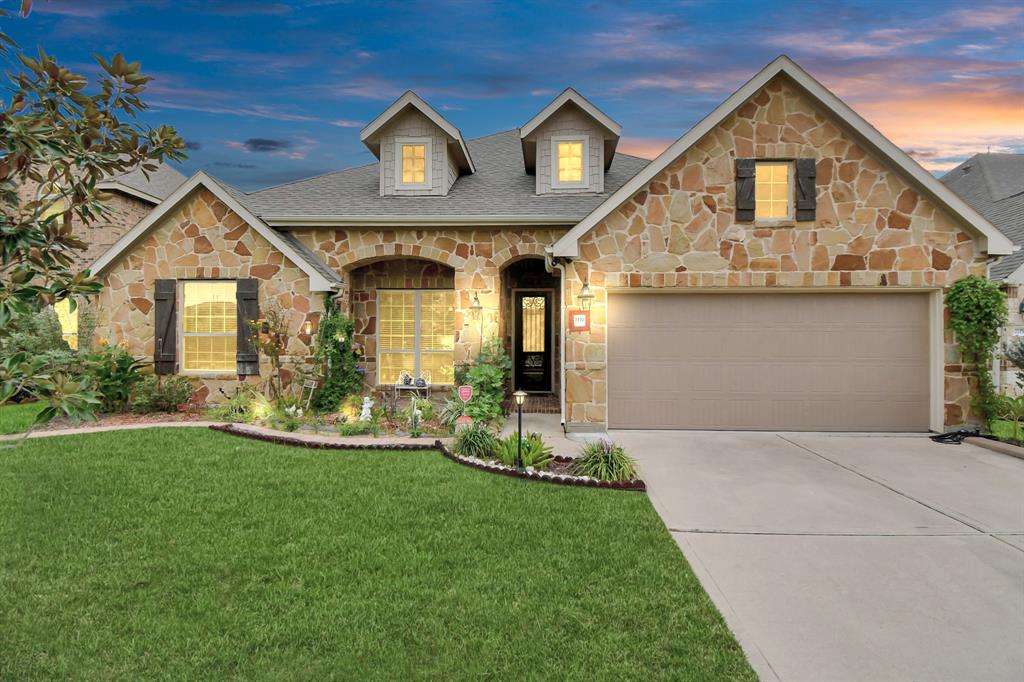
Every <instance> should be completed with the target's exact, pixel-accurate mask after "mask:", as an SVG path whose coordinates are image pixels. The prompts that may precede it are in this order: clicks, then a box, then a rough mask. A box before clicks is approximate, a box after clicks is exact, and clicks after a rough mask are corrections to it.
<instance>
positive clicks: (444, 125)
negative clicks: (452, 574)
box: [359, 90, 476, 173]
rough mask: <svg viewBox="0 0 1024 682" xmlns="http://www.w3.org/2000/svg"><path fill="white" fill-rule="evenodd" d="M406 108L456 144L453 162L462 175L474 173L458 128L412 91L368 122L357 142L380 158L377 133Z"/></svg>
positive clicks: (471, 160)
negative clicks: (427, 121) (414, 110)
mask: <svg viewBox="0 0 1024 682" xmlns="http://www.w3.org/2000/svg"><path fill="white" fill-rule="evenodd" d="M406 107H412V108H414V109H416V110H417V111H419V112H420V113H421V114H423V115H424V116H426V117H427V118H429V119H430V120H431V122H433V123H434V125H436V126H437V127H438V128H440V129H441V130H442V131H444V134H445V135H447V136H448V137H449V139H451V141H452V142H455V143H456V145H455V146H456V149H455V154H454V156H455V161H456V163H458V165H459V169H460V170H461V171H462V172H463V173H474V172H476V169H475V168H474V167H473V159H472V157H470V155H469V149H468V148H467V147H466V141H465V140H464V139H463V138H462V133H461V132H460V131H459V129H458V128H456V127H455V126H453V125H452V124H451V123H450V122H449V121H448V119H446V118H445V117H444V116H442V115H441V114H439V113H437V111H436V110H435V109H434V108H433V107H432V106H430V105H429V104H427V103H426V102H424V101H423V99H422V98H421V97H420V96H419V95H417V94H416V93H415V92H413V91H412V90H407V91H406V92H405V94H404V95H402V96H401V97H399V98H398V99H396V100H395V101H394V102H393V103H392V104H391V106H389V107H388V108H387V109H385V110H384V111H383V112H382V113H381V114H380V115H379V116H378V117H377V118H375V119H373V120H372V121H370V122H369V123H368V124H367V125H366V127H365V128H363V129H362V130H361V131H360V132H359V140H360V141H361V142H362V143H363V144H365V145H366V146H367V147H369V148H370V151H372V152H373V154H374V156H376V157H377V158H378V159H379V158H380V142H379V133H380V131H381V129H382V128H384V126H386V125H387V124H388V123H389V122H390V121H391V120H392V119H393V118H395V117H396V116H398V115H399V114H400V113H402V112H403V111H405V109H406Z"/></svg>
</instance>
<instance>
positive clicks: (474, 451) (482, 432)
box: [452, 422, 498, 459]
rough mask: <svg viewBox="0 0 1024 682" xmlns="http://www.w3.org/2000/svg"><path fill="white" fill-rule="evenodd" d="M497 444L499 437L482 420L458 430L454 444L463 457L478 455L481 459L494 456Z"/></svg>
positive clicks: (456, 450)
mask: <svg viewBox="0 0 1024 682" xmlns="http://www.w3.org/2000/svg"><path fill="white" fill-rule="evenodd" d="M497 446H498V439H497V438H495V437H494V434H493V433H491V432H490V431H488V430H487V427H486V426H485V425H484V424H481V423H480V422H475V423H473V424H470V425H468V426H463V427H462V428H461V429H459V430H458V431H456V432H455V441H454V443H453V444H452V447H454V448H455V452H457V453H458V454H460V455H462V456H463V457H477V458H479V459H486V458H489V457H492V456H493V455H494V451H495V449H497Z"/></svg>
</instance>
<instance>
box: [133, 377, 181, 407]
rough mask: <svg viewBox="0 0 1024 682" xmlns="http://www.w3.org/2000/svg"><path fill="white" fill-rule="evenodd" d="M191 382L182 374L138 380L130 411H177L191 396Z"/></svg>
mask: <svg viewBox="0 0 1024 682" xmlns="http://www.w3.org/2000/svg"><path fill="white" fill-rule="evenodd" d="M192 393H193V387H192V382H191V381H190V380H189V378H188V377H184V376H155V375H154V376H149V377H146V378H145V379H143V380H142V381H141V382H139V385H138V387H136V389H135V395H134V397H133V398H132V412H136V413H140V414H147V413H150V412H177V411H178V409H179V407H180V406H181V405H185V404H187V403H188V401H189V399H190V398H191V397H192Z"/></svg>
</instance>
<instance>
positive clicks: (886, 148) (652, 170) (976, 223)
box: [549, 55, 1014, 258]
mask: <svg viewBox="0 0 1024 682" xmlns="http://www.w3.org/2000/svg"><path fill="white" fill-rule="evenodd" d="M779 74H784V75H786V76H788V77H789V78H790V80H792V81H793V82H794V83H795V84H796V85H797V87H798V88H800V89H801V90H802V91H803V92H804V93H805V94H806V95H808V96H809V97H811V98H812V99H813V100H814V101H815V102H816V103H817V104H818V105H819V106H821V107H822V108H823V109H824V110H825V111H828V112H829V113H831V114H832V115H833V116H834V117H836V118H837V119H838V120H839V121H841V122H843V123H845V124H846V126H848V127H849V129H850V130H851V131H852V132H853V133H854V134H855V135H856V136H857V137H859V138H860V140H861V141H862V142H863V143H864V144H865V145H866V146H867V147H868V148H869V149H871V150H872V151H874V152H875V153H876V154H877V155H878V156H880V157H881V158H882V159H886V160H888V161H889V162H890V163H891V164H892V165H893V166H894V167H895V168H897V169H899V170H900V171H902V172H903V174H904V175H905V176H906V177H907V178H908V179H910V180H911V181H913V183H914V184H915V185H917V187H918V188H919V189H920V190H922V191H923V192H924V193H925V194H926V195H928V196H929V197H930V198H931V199H932V200H934V201H935V202H936V203H938V204H939V206H940V207H942V208H944V209H946V210H947V211H949V212H950V213H952V214H953V215H954V216H956V217H957V218H959V219H960V220H961V221H962V222H963V223H964V224H965V225H967V226H968V227H970V228H971V229H972V230H973V231H974V232H975V233H976V234H977V235H978V236H980V237H981V243H982V248H984V249H985V250H986V251H987V252H988V253H989V254H991V255H1004V254H1009V253H1012V252H1013V248H1014V247H1013V244H1012V243H1011V242H1010V240H1009V239H1007V238H1006V236H1005V235H1003V233H1002V232H1000V231H999V230H997V229H996V228H995V227H994V226H993V225H992V224H991V223H990V222H989V221H988V220H986V219H985V218H984V217H983V216H982V215H981V214H980V213H978V211H976V210H975V209H973V208H971V207H970V206H969V205H967V203H965V202H964V201H963V200H962V199H961V198H960V197H958V196H957V195H956V194H955V193H953V192H952V191H950V189H949V188H948V187H946V186H945V185H943V184H942V183H941V182H939V181H938V180H937V179H936V178H935V177H934V176H933V175H932V174H931V173H929V172H928V171H926V170H925V169H924V168H922V167H921V166H920V165H919V164H918V163H917V162H916V161H914V160H913V159H912V158H910V156H908V155H907V153H906V152H904V151H903V150H901V149H900V148H899V147H897V146H896V145H894V144H893V143H892V142H890V141H889V140H888V139H886V138H885V136H883V135H882V134H881V133H880V132H878V131H877V130H875V128H873V127H872V126H871V124H869V123H868V122H867V121H865V120H864V119H863V118H861V117H860V116H859V115H858V114H857V113H856V112H855V111H853V109H851V108H850V107H848V106H847V105H846V104H844V103H843V102H842V101H841V100H840V99H839V98H838V97H836V96H835V95H833V94H832V93H831V92H829V91H828V89H826V88H825V86H823V85H822V84H821V83H819V82H818V81H816V80H814V79H813V78H812V77H811V76H810V75H809V74H808V73H807V72H806V71H804V70H803V69H801V68H800V67H799V66H797V65H796V63H795V62H793V60H791V59H790V58H789V57H787V56H785V55H782V56H780V57H778V58H777V59H775V60H774V61H773V62H772V63H770V64H768V66H766V67H764V68H763V69H761V71H759V72H758V73H757V74H756V75H755V76H754V77H753V78H751V79H750V80H749V81H747V82H746V83H744V84H743V86H742V87H740V89H739V90H737V91H736V92H734V93H733V94H732V95H730V96H729V98H728V99H726V100H725V101H724V102H722V103H721V104H720V105H718V107H716V108H715V109H714V111H712V112H711V113H710V114H708V115H707V116H706V117H704V118H703V119H702V120H701V121H699V122H698V123H697V124H696V125H695V126H693V127H692V128H690V130H688V131H687V132H686V134H685V135H683V136H682V137H681V138H679V139H678V140H676V141H675V142H674V143H673V144H672V145H671V146H669V148H668V149H666V150H665V151H664V152H662V153H661V154H660V155H659V156H658V157H657V158H656V159H654V161H652V162H651V163H650V165H648V166H647V167H646V168H644V169H643V170H642V171H640V172H639V173H637V174H636V175H635V176H633V178H632V179H630V181H629V182H627V183H625V184H624V185H622V187H620V188H619V189H618V190H617V191H616V192H614V193H613V194H612V195H611V196H610V197H608V199H607V200H605V201H604V202H603V203H602V204H601V205H600V206H597V207H596V208H595V209H594V210H593V211H592V212H591V213H590V215H588V216H587V217H586V218H584V219H583V220H582V221H581V222H580V223H579V224H578V225H576V227H574V228H573V229H571V230H570V231H569V232H568V233H566V234H565V235H564V236H563V237H562V238H561V239H559V240H558V241H557V242H555V244H554V246H552V247H550V248H549V251H550V252H551V253H552V254H553V255H554V256H562V257H567V258H575V257H577V256H578V255H579V239H580V238H581V237H583V236H584V235H585V234H587V232H589V231H590V230H591V229H592V228H593V227H594V226H595V225H597V224H598V223H599V222H600V221H601V220H602V219H604V218H605V217H606V216H608V215H609V214H610V213H611V212H612V211H614V210H615V209H616V208H618V207H619V206H621V205H622V204H623V203H624V202H625V201H627V200H628V199H629V198H630V197H631V196H633V194H635V193H636V192H637V191H639V190H640V189H641V188H643V187H644V186H645V185H646V184H647V183H648V182H650V181H651V180H652V179H653V178H654V177H655V176H656V175H657V174H658V173H660V172H661V171H663V170H664V169H665V168H666V167H667V166H668V165H669V164H671V163H672V162H673V161H675V160H676V159H677V158H679V157H680V156H681V155H682V154H683V153H685V152H686V151H687V150H689V149H690V147H692V146H693V145H694V144H696V143H697V142H698V141H699V140H700V139H701V138H703V137H704V135H706V134H707V133H708V132H709V131H711V130H712V129H713V128H714V127H715V126H717V125H718V124H719V123H721V122H722V121H723V120H725V118H726V117H727V116H729V115H730V114H732V113H733V112H734V111H735V110H736V109H738V108H739V107H740V106H742V105H743V103H744V102H746V101H747V100H748V99H749V98H750V97H752V96H753V95H754V94H755V93H756V92H757V91H758V90H760V89H761V88H762V87H764V86H765V85H766V84H767V83H768V81H770V80H771V79H772V78H774V77H775V76H778V75H779Z"/></svg>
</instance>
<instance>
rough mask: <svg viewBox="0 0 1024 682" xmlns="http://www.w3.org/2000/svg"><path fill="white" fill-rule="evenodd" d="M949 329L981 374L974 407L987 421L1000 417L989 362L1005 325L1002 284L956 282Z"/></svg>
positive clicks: (972, 279) (949, 299)
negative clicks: (1000, 285)
mask: <svg viewBox="0 0 1024 682" xmlns="http://www.w3.org/2000/svg"><path fill="white" fill-rule="evenodd" d="M946 307H947V308H948V309H949V328H950V329H951V330H952V331H953V334H954V335H955V337H956V342H957V343H958V344H959V345H960V353H961V355H962V356H963V359H964V363H965V364H971V365H973V366H974V367H975V369H976V370H977V372H978V392H977V394H976V395H975V397H974V406H975V408H976V409H977V411H978V413H979V414H980V415H981V417H982V418H983V419H985V421H990V420H992V419H994V418H996V417H997V416H998V402H999V396H998V393H997V392H996V389H995V386H994V385H993V384H992V369H991V366H990V359H991V357H992V352H993V351H994V350H995V347H996V344H998V343H999V330H1000V327H1002V326H1003V325H1005V324H1006V296H1005V295H1004V294H1003V292H1002V290H1001V289H1000V288H999V284H998V283H996V282H993V281H991V280H988V279H985V278H984V277H978V276H977V275H971V276H969V277H964V278H963V279H960V280H957V282H956V283H955V284H954V285H953V286H952V287H950V289H949V293H948V294H947V295H946Z"/></svg>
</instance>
